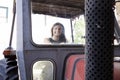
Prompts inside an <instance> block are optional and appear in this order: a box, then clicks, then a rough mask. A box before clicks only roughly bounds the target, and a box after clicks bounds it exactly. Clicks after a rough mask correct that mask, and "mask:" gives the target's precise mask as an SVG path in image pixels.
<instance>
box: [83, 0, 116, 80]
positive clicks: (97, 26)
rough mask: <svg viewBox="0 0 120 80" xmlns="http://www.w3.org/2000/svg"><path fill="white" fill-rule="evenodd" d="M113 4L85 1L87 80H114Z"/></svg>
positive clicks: (103, 0) (112, 1)
mask: <svg viewBox="0 0 120 80" xmlns="http://www.w3.org/2000/svg"><path fill="white" fill-rule="evenodd" d="M113 3H114V0H85V18H86V47H85V53H86V73H85V75H86V78H85V80H113V34H114V12H113Z"/></svg>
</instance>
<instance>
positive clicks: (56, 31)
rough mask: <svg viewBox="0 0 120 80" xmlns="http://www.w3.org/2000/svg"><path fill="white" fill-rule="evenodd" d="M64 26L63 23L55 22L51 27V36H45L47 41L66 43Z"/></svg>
mask: <svg viewBox="0 0 120 80" xmlns="http://www.w3.org/2000/svg"><path fill="white" fill-rule="evenodd" d="M64 33H65V31H64V26H63V25H62V24H61V23H58V22H57V23H55V24H54V25H53V27H52V29H51V38H45V39H44V42H45V43H65V42H67V41H66V37H65V34H64Z"/></svg>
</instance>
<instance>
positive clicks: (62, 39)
mask: <svg viewBox="0 0 120 80" xmlns="http://www.w3.org/2000/svg"><path fill="white" fill-rule="evenodd" d="M57 25H59V26H61V27H62V33H61V35H60V37H59V41H60V42H66V37H65V30H64V26H63V24H61V23H59V22H57V23H55V24H54V25H53V26H52V28H51V36H53V28H54V27H55V26H57Z"/></svg>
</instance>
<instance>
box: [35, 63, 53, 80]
mask: <svg viewBox="0 0 120 80" xmlns="http://www.w3.org/2000/svg"><path fill="white" fill-rule="evenodd" d="M33 80H53V63H52V62H50V61H37V62H35V63H34V65H33Z"/></svg>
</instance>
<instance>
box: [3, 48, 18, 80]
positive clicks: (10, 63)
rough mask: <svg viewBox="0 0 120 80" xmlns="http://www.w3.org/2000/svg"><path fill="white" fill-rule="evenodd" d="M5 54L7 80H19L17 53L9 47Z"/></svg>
mask: <svg viewBox="0 0 120 80" xmlns="http://www.w3.org/2000/svg"><path fill="white" fill-rule="evenodd" d="M3 54H4V57H5V59H6V71H5V72H6V76H5V80H19V76H18V66H17V61H16V54H15V51H14V50H13V49H12V48H11V47H8V48H7V49H6V50H5V51H4V53H3Z"/></svg>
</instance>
